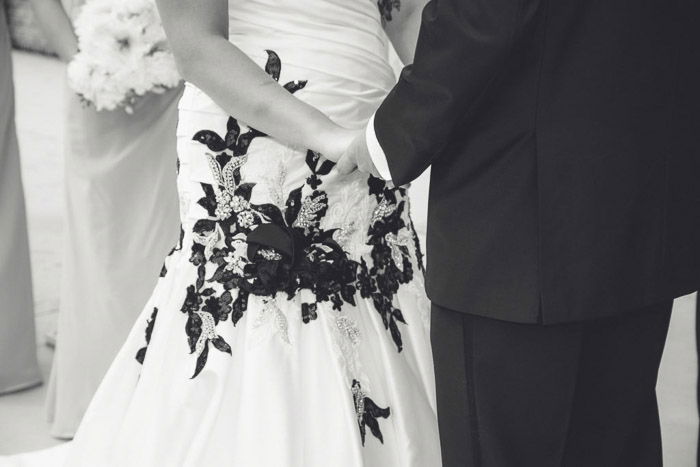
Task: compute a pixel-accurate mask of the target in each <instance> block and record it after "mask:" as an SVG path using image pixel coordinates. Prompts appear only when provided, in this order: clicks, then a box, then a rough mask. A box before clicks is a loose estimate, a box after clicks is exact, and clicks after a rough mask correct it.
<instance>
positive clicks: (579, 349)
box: [431, 301, 672, 467]
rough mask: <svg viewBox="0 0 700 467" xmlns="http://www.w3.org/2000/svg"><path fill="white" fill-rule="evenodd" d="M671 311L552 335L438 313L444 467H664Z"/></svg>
mask: <svg viewBox="0 0 700 467" xmlns="http://www.w3.org/2000/svg"><path fill="white" fill-rule="evenodd" d="M671 307H672V301H668V302H665V303H661V304H658V305H655V306H651V307H648V308H645V309H642V310H639V312H638V313H629V314H625V315H623V316H621V317H616V318H609V319H604V320H592V321H584V322H577V323H569V324H561V325H551V326H543V325H533V324H518V323H511V322H506V321H499V320H494V319H489V318H483V317H479V316H475V315H470V314H466V313H460V312H456V311H452V310H448V309H445V308H442V307H440V306H437V305H433V315H432V331H431V332H432V342H433V354H434V359H435V374H436V383H437V402H438V418H439V425H440V436H441V441H442V453H443V466H444V467H467V466H468V467H520V466H522V467H559V466H565V467H574V466H575V467H656V466H661V465H662V457H661V434H660V427H659V414H658V407H657V400H656V380H657V374H658V369H659V364H660V361H661V355H662V352H663V348H664V343H665V340H666V334H667V332H668V324H669V319H670V316H671Z"/></svg>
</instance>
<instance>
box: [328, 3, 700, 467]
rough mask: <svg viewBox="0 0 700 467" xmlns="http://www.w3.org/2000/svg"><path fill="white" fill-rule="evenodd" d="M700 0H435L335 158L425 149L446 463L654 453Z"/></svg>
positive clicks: (696, 244)
mask: <svg viewBox="0 0 700 467" xmlns="http://www.w3.org/2000/svg"><path fill="white" fill-rule="evenodd" d="M698 18H700V2H698V1H695V0H649V1H644V2H628V1H623V0H557V1H549V0H433V1H431V2H430V3H429V4H428V6H427V7H426V8H425V11H424V13H423V24H422V26H421V32H420V37H419V41H418V46H417V50H416V55H415V60H414V63H413V65H411V66H409V67H407V68H406V69H405V70H404V72H403V74H402V76H401V78H400V80H399V83H398V84H397V85H396V87H395V88H394V89H393V91H392V92H391V93H390V94H389V96H388V97H387V99H386V100H385V102H384V103H383V104H382V106H381V107H380V108H379V110H378V111H377V112H376V114H375V117H374V118H373V120H372V121H371V122H370V125H369V126H368V128H367V130H366V134H363V135H362V137H360V138H358V139H357V140H356V141H355V143H354V144H353V145H352V147H351V148H350V149H349V150H348V151H347V153H346V154H345V155H344V156H343V158H341V160H340V161H339V163H338V170H340V171H341V172H349V171H351V170H353V169H354V168H355V166H359V168H360V169H361V170H364V171H367V172H375V173H377V174H379V175H381V176H382V177H383V178H385V179H390V180H392V181H393V183H394V184H396V185H403V184H406V183H409V182H411V181H412V180H414V179H415V178H416V177H418V175H419V174H420V173H421V172H423V170H425V169H426V168H427V167H428V166H431V167H432V174H431V187H430V206H429V224H428V225H429V227H428V272H427V289H428V293H429V296H430V298H431V299H432V301H433V305H434V308H433V324H432V333H433V348H434V358H435V371H436V377H437V396H438V412H439V422H440V430H441V437H442V443H443V457H444V465H445V467H457V466H483V467H492V466H494V467H495V466H498V467H516V466H524V467H550V466H551V467H555V466H583V467H605V466H620V467H637V466H659V465H661V462H662V461H661V441H660V434H659V418H658V410H657V404H656V395H655V391H654V388H655V384H656V377H657V370H658V366H659V361H660V359H661V354H662V351H663V347H664V341H665V338H666V332H667V328H668V322H669V316H670V313H671V304H672V300H673V298H674V297H678V296H680V295H683V294H686V293H689V292H692V291H695V290H697V289H698V288H699V287H700V184H698V183H697V174H698V173H700V28H698V26H697V19H698Z"/></svg>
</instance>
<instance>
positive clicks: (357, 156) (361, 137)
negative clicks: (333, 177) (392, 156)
mask: <svg viewBox="0 0 700 467" xmlns="http://www.w3.org/2000/svg"><path fill="white" fill-rule="evenodd" d="M336 170H337V171H338V172H339V173H340V174H341V175H348V174H350V173H352V172H354V171H355V170H360V171H361V172H365V173H368V174H372V175H374V176H375V177H379V172H378V171H377V168H376V167H375V166H374V163H373V162H372V157H371V156H370V155H369V148H368V147H367V138H366V136H365V132H364V131H363V132H360V133H359V134H358V135H357V136H356V137H355V139H354V140H353V141H352V143H350V146H349V147H348V148H347V150H346V151H345V153H344V154H343V155H342V157H341V158H340V160H338V165H337V166H336Z"/></svg>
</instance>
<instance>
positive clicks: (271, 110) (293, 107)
mask: <svg viewBox="0 0 700 467" xmlns="http://www.w3.org/2000/svg"><path fill="white" fill-rule="evenodd" d="M157 4H158V10H159V11H160V15H161V18H162V21H163V26H164V28H165V32H166V34H167V36H168V40H169V41H170V46H171V48H172V50H173V53H174V55H175V60H176V62H177V65H178V68H179V70H180V73H181V74H182V76H183V77H184V78H185V80H187V81H189V82H191V83H192V84H194V85H196V86H197V87H198V88H200V89H202V90H203V91H204V92H205V93H206V94H207V95H209V96H210V97H211V98H212V99H213V100H214V101H215V102H216V103H217V104H218V105H219V106H220V107H222V108H223V109H224V110H225V111H226V112H228V113H229V114H230V115H233V116H235V117H236V118H237V119H239V120H241V121H243V122H245V123H246V124H248V125H250V126H252V127H254V128H255V129H257V130H260V131H262V132H264V133H267V134H269V135H270V136H272V137H274V138H276V139H278V140H280V141H282V142H284V143H286V144H289V145H291V146H294V147H297V148H300V149H312V150H314V151H318V152H321V153H323V154H328V155H329V156H330V155H332V154H338V153H342V151H343V150H344V149H345V147H347V145H348V144H349V140H350V139H351V138H352V136H353V135H354V133H353V132H350V131H346V130H343V129H342V128H341V127H339V126H338V125H336V124H334V123H333V122H332V121H331V120H330V119H329V118H328V117H326V116H325V115H324V114H323V113H321V112H320V111H318V110H317V109H315V108H314V107H312V106H310V105H308V104H306V103H304V102H302V101H301V100H299V99H297V98H295V97H294V96H292V95H291V94H290V93H289V92H287V91H286V90H285V89H284V88H283V87H282V86H281V85H280V84H278V83H277V82H276V81H275V80H274V79H272V78H271V77H270V76H269V75H268V74H267V73H266V72H265V71H264V70H262V69H261V68H260V67H259V66H258V65H256V64H255V62H253V61H252V60H251V59H250V58H248V56H246V55H245V54H244V53H243V52H242V51H241V50H239V49H238V48H237V47H235V46H234V45H233V44H232V43H230V42H229V41H228V1H227V0H157ZM260 47H261V48H263V47H264V44H260Z"/></svg>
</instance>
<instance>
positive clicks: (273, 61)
mask: <svg viewBox="0 0 700 467" xmlns="http://www.w3.org/2000/svg"><path fill="white" fill-rule="evenodd" d="M265 52H267V63H266V64H265V71H266V72H267V74H268V75H270V76H272V79H274V80H275V81H278V82H279V80H280V74H281V72H282V60H280V57H279V55H277V53H276V52H274V51H273V50H266V51H265ZM306 83H307V81H305V80H296V81H290V82H288V83H286V84H284V86H283V87H284V89H286V90H287V91H289V92H290V93H292V94H294V93H295V92H297V91H299V90H301V89H304V88H305V87H306Z"/></svg>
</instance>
